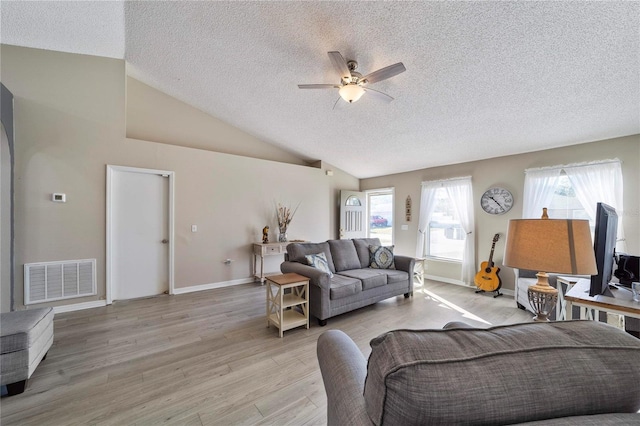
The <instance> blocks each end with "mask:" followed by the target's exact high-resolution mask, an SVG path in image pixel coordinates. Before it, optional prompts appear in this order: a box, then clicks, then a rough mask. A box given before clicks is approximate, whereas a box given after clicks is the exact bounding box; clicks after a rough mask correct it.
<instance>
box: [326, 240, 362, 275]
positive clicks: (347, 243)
mask: <svg viewBox="0 0 640 426" xmlns="http://www.w3.org/2000/svg"><path fill="white" fill-rule="evenodd" d="M328 243H329V248H330V249H331V257H332V258H333V265H334V266H335V268H336V272H340V271H346V270H348V269H358V268H360V259H358V253H357V252H356V246H354V245H353V241H352V240H329V241H328Z"/></svg>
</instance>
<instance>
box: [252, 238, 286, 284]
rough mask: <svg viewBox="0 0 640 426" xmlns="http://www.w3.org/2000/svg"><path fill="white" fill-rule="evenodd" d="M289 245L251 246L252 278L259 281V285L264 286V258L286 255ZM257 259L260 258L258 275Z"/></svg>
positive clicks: (259, 244) (268, 244) (260, 244)
mask: <svg viewBox="0 0 640 426" xmlns="http://www.w3.org/2000/svg"><path fill="white" fill-rule="evenodd" d="M288 244H289V243H288V242H286V243H266V244H265V243H254V244H253V276H254V278H259V279H260V284H264V280H265V275H264V258H265V256H276V255H283V254H286V253H287V245H288ZM258 257H260V274H258V271H257V269H258V265H257V263H258Z"/></svg>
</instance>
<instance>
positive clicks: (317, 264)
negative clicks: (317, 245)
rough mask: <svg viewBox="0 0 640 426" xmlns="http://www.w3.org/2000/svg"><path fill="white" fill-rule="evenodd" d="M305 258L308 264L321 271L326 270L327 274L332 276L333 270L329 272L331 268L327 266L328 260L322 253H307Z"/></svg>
mask: <svg viewBox="0 0 640 426" xmlns="http://www.w3.org/2000/svg"><path fill="white" fill-rule="evenodd" d="M305 258H306V259H307V263H308V264H309V266H313V267H314V268H316V269H318V270H320V271H322V272H326V273H327V274H329V278H331V277H333V272H331V269H330V268H329V262H327V256H326V255H325V254H324V253H318V254H308V255H306V256H305Z"/></svg>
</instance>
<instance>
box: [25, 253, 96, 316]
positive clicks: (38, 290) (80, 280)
mask: <svg viewBox="0 0 640 426" xmlns="http://www.w3.org/2000/svg"><path fill="white" fill-rule="evenodd" d="M94 294H97V291H96V260H95V259H83V260H67V261H62V262H40V263H25V265H24V304H25V305H29V304H32V303H42V302H51V301H54V300H62V299H71V298H74V297H84V296H92V295H94Z"/></svg>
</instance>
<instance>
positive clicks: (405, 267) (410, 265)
mask: <svg viewBox="0 0 640 426" xmlns="http://www.w3.org/2000/svg"><path fill="white" fill-rule="evenodd" d="M393 262H394V263H395V265H396V269H397V270H399V271H404V272H407V273H409V274H410V275H411V276H412V277H413V269H414V267H415V264H416V259H414V258H413V257H409V256H402V255H398V254H397V255H395V256H393Z"/></svg>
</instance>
